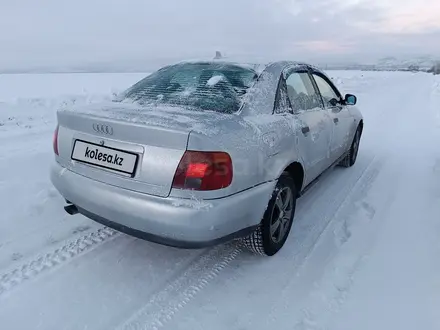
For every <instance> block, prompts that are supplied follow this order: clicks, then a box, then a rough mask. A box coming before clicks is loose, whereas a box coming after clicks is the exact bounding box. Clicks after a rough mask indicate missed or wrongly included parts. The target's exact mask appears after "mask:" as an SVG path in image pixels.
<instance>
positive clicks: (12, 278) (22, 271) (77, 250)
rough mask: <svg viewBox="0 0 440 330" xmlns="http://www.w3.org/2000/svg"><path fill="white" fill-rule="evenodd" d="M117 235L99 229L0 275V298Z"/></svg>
mask: <svg viewBox="0 0 440 330" xmlns="http://www.w3.org/2000/svg"><path fill="white" fill-rule="evenodd" d="M119 235H120V233H119V232H117V231H115V230H113V229H110V228H107V227H103V228H99V229H98V230H96V231H93V232H91V233H89V234H87V235H84V236H81V237H79V238H77V239H75V240H74V241H72V242H70V243H67V244H65V245H63V246H61V247H59V248H57V249H56V250H53V251H51V252H48V253H46V254H45V255H43V256H40V257H38V258H35V259H33V260H31V261H29V262H27V263H26V264H24V265H22V266H20V267H18V268H15V269H14V270H12V271H10V272H7V273H5V274H3V275H0V297H1V296H2V295H3V294H5V293H6V292H7V291H9V290H11V289H12V288H14V287H16V286H18V285H20V284H22V283H23V282H26V281H28V280H31V279H34V278H36V277H37V276H39V275H41V274H43V273H46V272H48V271H50V270H53V269H54V268H56V267H58V266H61V265H63V264H65V263H67V262H69V261H70V260H72V259H73V258H75V257H78V256H80V255H83V254H84V253H86V252H88V251H91V250H92V249H94V248H95V247H97V246H99V245H101V244H103V243H105V242H108V241H110V240H111V239H114V238H116V237H117V236H119Z"/></svg>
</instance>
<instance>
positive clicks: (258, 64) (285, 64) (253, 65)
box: [176, 58, 320, 74]
mask: <svg viewBox="0 0 440 330" xmlns="http://www.w3.org/2000/svg"><path fill="white" fill-rule="evenodd" d="M186 63H188V64H202V63H204V64H225V65H233V66H239V67H242V68H243V69H250V70H253V71H255V72H257V73H258V74H261V73H262V72H263V71H264V70H265V69H267V68H268V67H270V66H276V67H277V68H279V69H281V70H285V69H286V68H291V67H295V66H306V67H310V68H314V69H315V70H317V71H320V70H319V69H318V68H316V67H314V66H313V65H311V64H309V63H305V62H297V61H288V60H278V61H271V62H269V61H249V62H248V61H238V60H237V59H234V58H231V59H228V58H222V59H210V60H207V59H192V60H184V61H180V62H177V63H176V64H186Z"/></svg>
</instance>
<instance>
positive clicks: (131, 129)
mask: <svg viewBox="0 0 440 330" xmlns="http://www.w3.org/2000/svg"><path fill="white" fill-rule="evenodd" d="M182 111H183V110H180V109H174V110H173V111H171V110H170V109H166V110H162V111H158V110H157V109H156V110H155V111H148V110H146V109H140V108H136V107H133V106H127V105H123V106H121V105H118V104H111V105H108V106H102V105H101V106H96V107H95V108H93V107H90V106H89V107H86V108H82V109H75V110H74V111H66V110H63V111H59V112H58V114H57V116H58V124H59V132H58V145H59V158H60V162H62V163H63V165H64V166H66V167H67V168H68V169H70V170H72V171H74V172H76V173H78V174H81V175H84V176H86V177H90V178H92V179H94V180H97V181H100V182H104V183H107V184H111V185H115V186H118V187H121V188H125V189H130V190H134V191H138V192H141V193H146V194H151V195H156V196H160V197H167V196H168V195H169V193H170V191H171V186H172V182H173V178H174V174H175V172H176V169H177V166H178V164H179V162H180V160H181V158H182V156H183V154H184V152H185V150H186V148H187V142H188V136H189V133H190V132H191V131H192V130H193V129H195V130H199V131H200V130H203V129H205V128H206V127H205V126H204V125H203V124H202V123H203V118H201V117H200V116H202V117H204V116H206V115H203V114H200V113H194V114H192V113H191V112H189V113H188V112H186V113H185V114H182ZM121 159H122V161H121Z"/></svg>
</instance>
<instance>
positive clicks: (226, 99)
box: [123, 63, 257, 113]
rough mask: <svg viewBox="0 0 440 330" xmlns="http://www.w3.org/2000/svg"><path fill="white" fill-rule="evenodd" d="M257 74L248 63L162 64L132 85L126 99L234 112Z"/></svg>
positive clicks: (124, 95) (144, 102) (124, 96)
mask: <svg viewBox="0 0 440 330" xmlns="http://www.w3.org/2000/svg"><path fill="white" fill-rule="evenodd" d="M256 78H257V73H256V72H255V71H254V70H252V69H248V68H245V67H241V66H238V65H232V64H223V63H184V64H176V65H172V66H168V67H165V68H162V69H160V70H158V71H156V72H154V73H153V74H151V75H149V76H148V77H146V78H144V79H142V80H141V81H139V82H138V83H137V84H135V85H133V86H132V87H131V88H129V89H128V90H127V91H126V92H125V93H124V94H123V99H128V100H132V101H135V102H138V103H141V104H158V105H160V104H165V105H175V106H184V107H186V108H192V109H199V110H211V111H217V112H223V113H232V112H236V111H237V110H239V108H240V107H241V104H242V100H243V96H244V95H245V94H246V91H247V89H248V88H249V87H250V86H251V85H252V83H253V81H254V80H255V79H256Z"/></svg>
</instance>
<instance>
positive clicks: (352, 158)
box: [339, 127, 362, 167]
mask: <svg viewBox="0 0 440 330" xmlns="http://www.w3.org/2000/svg"><path fill="white" fill-rule="evenodd" d="M361 135H362V130H361V128H360V127H358V128H357V130H356V133H355V135H354V138H353V142H352V143H351V146H350V150H348V153H347V155H346V156H345V158H344V159H343V160H341V162H340V163H339V165H340V166H343V167H351V166H353V165H354V163H356V159H357V155H358V152H359V144H360V141H361Z"/></svg>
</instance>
